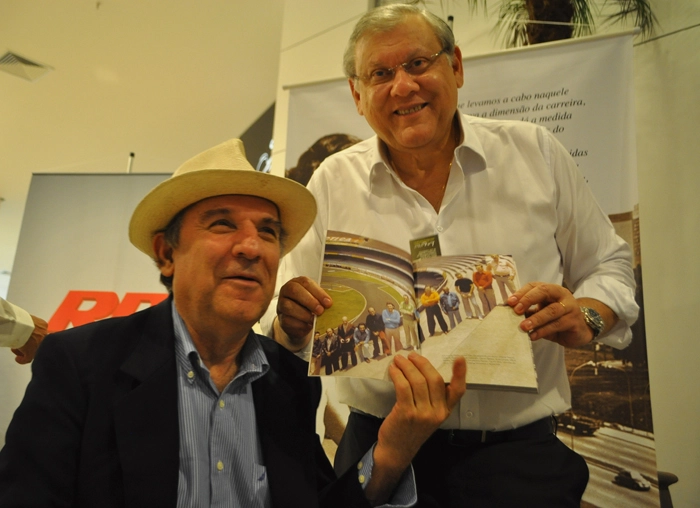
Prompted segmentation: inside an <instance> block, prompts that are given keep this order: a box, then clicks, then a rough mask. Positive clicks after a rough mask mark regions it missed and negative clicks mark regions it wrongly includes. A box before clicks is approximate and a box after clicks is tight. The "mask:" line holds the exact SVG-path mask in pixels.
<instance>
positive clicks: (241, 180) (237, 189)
mask: <svg viewBox="0 0 700 508" xmlns="http://www.w3.org/2000/svg"><path fill="white" fill-rule="evenodd" d="M228 194H242V195H248V196H256V197H260V198H263V199H267V200H268V201H271V202H272V203H274V204H275V205H276V206H277V209H278V210H279V214H280V221H281V223H282V228H283V229H284V230H285V232H286V234H287V238H286V242H285V253H286V252H289V251H290V250H292V249H293V248H294V246H295V245H296V244H297V243H299V241H300V240H301V239H302V237H303V236H304V234H305V233H306V231H307V230H308V229H309V228H310V227H311V225H312V224H313V222H314V219H315V218H316V200H315V199H314V197H313V195H312V194H311V193H310V192H309V191H308V189H306V187H304V186H303V185H301V184H299V183H297V182H295V181H293V180H290V179H288V178H282V177H279V176H274V175H269V174H266V173H260V172H258V171H247V170H240V171H239V170H231V169H203V170H200V171H192V172H189V173H184V174H181V175H178V176H176V177H173V178H170V179H168V180H165V181H164V182H162V183H160V184H159V185H157V186H156V187H154V188H153V189H152V190H151V191H150V192H149V193H148V194H147V195H146V197H144V198H143V200H141V202H140V203H139V204H138V205H137V206H136V209H135V210H134V213H133V214H132V216H131V221H130V222H129V240H130V241H131V243H132V244H134V246H135V247H136V248H137V249H139V250H140V251H142V252H144V253H146V254H148V255H149V256H150V257H152V258H154V259H155V253H154V252H153V236H154V235H155V234H156V233H157V232H159V231H162V230H163V229H165V227H166V226H167V225H168V224H169V223H170V221H171V220H172V219H173V217H175V215H177V213H178V212H180V211H181V210H183V209H185V208H187V207H188V206H190V205H193V204H195V203H197V202H199V201H202V200H203V199H207V198H212V197H215V196H223V195H228Z"/></svg>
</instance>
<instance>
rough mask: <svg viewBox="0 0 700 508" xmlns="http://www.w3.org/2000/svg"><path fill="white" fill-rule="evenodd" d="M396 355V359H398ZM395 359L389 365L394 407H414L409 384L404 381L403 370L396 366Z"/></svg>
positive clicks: (406, 380)
mask: <svg viewBox="0 0 700 508" xmlns="http://www.w3.org/2000/svg"><path fill="white" fill-rule="evenodd" d="M400 356H401V355H398V356H397V357H396V358H399V357H400ZM396 358H394V361H393V362H391V363H390V364H389V378H390V379H391V382H392V383H394V390H395V391H396V406H400V407H414V406H415V402H414V400H413V390H411V384H410V383H409V382H408V379H406V376H405V375H404V373H403V370H402V369H401V368H399V367H398V366H397V365H396V363H395V362H396Z"/></svg>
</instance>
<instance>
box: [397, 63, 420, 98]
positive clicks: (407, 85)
mask: <svg viewBox="0 0 700 508" xmlns="http://www.w3.org/2000/svg"><path fill="white" fill-rule="evenodd" d="M419 89H420V86H418V83H416V80H415V76H412V75H410V74H409V73H408V72H406V69H404V68H403V67H402V66H399V68H398V69H396V70H395V71H394V80H393V81H392V82H391V94H392V95H395V96H399V97H405V96H407V95H409V94H411V93H413V92H416V91H418V90H419Z"/></svg>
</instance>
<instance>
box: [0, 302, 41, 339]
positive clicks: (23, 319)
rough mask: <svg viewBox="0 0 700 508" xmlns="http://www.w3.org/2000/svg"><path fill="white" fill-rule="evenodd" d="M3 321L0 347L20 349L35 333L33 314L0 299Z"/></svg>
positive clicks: (0, 329)
mask: <svg viewBox="0 0 700 508" xmlns="http://www.w3.org/2000/svg"><path fill="white" fill-rule="evenodd" d="M0 305H2V313H1V314H2V319H0V346H2V347H11V348H20V347H22V346H24V345H25V344H26V343H27V340H29V337H31V336H32V333H34V320H32V316H31V314H29V312H27V311H26V310H24V309H22V308H21V307H17V306H16V305H13V304H11V303H10V302H8V301H7V300H2V299H0Z"/></svg>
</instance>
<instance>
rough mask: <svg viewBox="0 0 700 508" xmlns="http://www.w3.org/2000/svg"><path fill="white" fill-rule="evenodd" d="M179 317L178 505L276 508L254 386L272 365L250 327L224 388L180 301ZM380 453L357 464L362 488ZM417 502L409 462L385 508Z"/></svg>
mask: <svg viewBox="0 0 700 508" xmlns="http://www.w3.org/2000/svg"><path fill="white" fill-rule="evenodd" d="M172 316H173V324H174V327H175V356H176V361H177V367H178V368H177V380H178V401H179V408H178V413H179V422H180V473H179V478H178V485H177V506H178V508H192V507H198V508H199V507H209V506H211V507H216V508H219V507H221V508H224V507H231V508H233V507H245V508H271V502H270V490H269V486H268V482H267V470H266V468H265V465H264V464H263V459H262V451H261V448H260V441H259V439H258V428H257V425H256V420H255V406H254V401H253V390H252V386H251V383H252V382H253V381H255V380H256V379H259V378H260V377H262V376H264V375H265V374H266V373H267V371H268V370H269V368H270V365H269V363H268V361H267V358H266V356H265V352H264V351H263V349H262V346H261V345H260V342H259V339H258V338H257V336H256V335H255V334H254V333H253V332H252V331H251V333H250V334H249V335H248V338H247V339H246V342H245V344H244V345H243V348H242V349H241V352H240V368H239V369H238V373H237V374H236V377H234V378H233V380H232V381H231V382H230V383H229V384H228V385H227V386H226V387H225V388H224V390H223V392H221V393H219V390H218V389H217V388H216V385H214V382H213V381H212V380H211V377H210V375H209V369H207V367H206V366H205V365H204V363H203V362H202V360H201V358H200V357H199V353H198V352H197V349H196V348H195V345H194V342H193V341H192V337H191V336H190V334H189V332H188V331H187V327H186V326H185V323H184V321H183V320H182V318H181V317H180V315H179V314H178V312H177V310H176V309H175V304H174V303H173V304H172ZM373 451H374V447H372V449H370V450H369V451H368V452H367V453H366V454H365V456H364V457H363V458H362V460H361V461H360V462H359V463H358V464H357V469H358V481H359V482H360V483H361V484H362V487H363V488H364V487H365V486H366V485H367V483H368V482H369V479H370V478H371V476H372V468H373V465H374V461H373V460H372V453H373ZM416 500H417V496H416V485H415V478H414V476H413V469H412V468H410V467H409V469H408V470H407V471H406V473H405V474H404V478H403V479H402V481H401V482H400V483H399V486H398V488H397V489H396V491H395V492H394V495H393V498H392V500H391V502H390V504H387V505H383V507H385V508H391V507H408V506H413V505H414V504H415V502H416Z"/></svg>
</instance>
